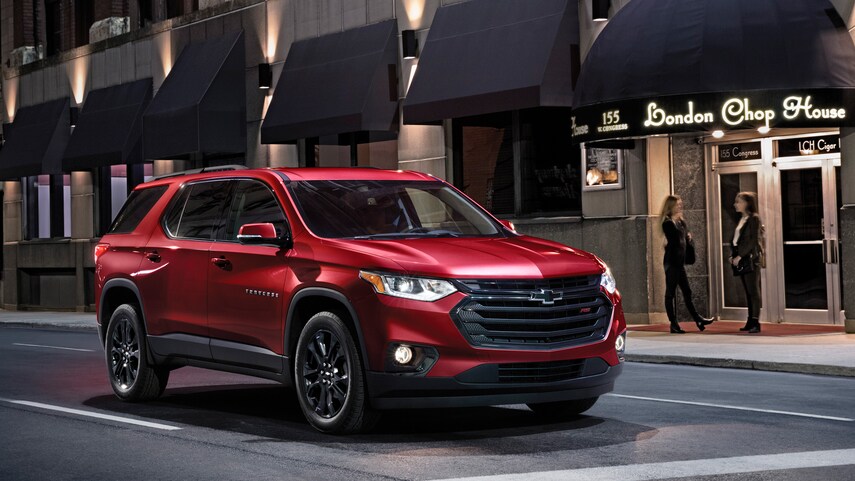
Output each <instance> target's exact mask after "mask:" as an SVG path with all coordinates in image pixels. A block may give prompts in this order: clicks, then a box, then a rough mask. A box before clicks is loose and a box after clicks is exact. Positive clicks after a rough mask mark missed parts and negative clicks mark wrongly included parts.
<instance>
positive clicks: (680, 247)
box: [661, 195, 713, 334]
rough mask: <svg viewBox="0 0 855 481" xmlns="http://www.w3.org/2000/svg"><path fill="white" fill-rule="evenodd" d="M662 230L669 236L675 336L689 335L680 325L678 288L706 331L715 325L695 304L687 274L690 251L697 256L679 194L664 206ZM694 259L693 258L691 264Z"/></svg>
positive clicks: (668, 294) (669, 303)
mask: <svg viewBox="0 0 855 481" xmlns="http://www.w3.org/2000/svg"><path fill="white" fill-rule="evenodd" d="M661 218H662V231H663V232H664V233H665V239H666V240H667V242H668V243H667V244H666V246H665V262H664V264H665V312H667V313H668V321H669V322H670V323H671V333H672V334H685V333H686V331H684V330H683V329H681V328H680V324H679V323H678V322H677V306H676V302H675V301H676V294H677V287H678V286H679V287H680V291H682V292H683V301H684V302H685V303H686V308H687V309H688V310H689V314H691V316H692V320H694V321H695V325H697V326H698V330H700V331H703V330H704V328H705V326H707V325H709V324H712V322H713V320H712V319H705V318H703V317H701V315H700V314H698V311H697V309H695V304H694V303H693V302H692V288H691V287H689V277H688V276H687V275H686V252H687V248H688V249H690V250H691V251H692V252H691V254H692V255H691V256H690V257H694V255H693V254H694V248H693V247H692V233H691V232H689V227H688V226H687V225H686V221H685V220H684V219H683V200H682V199H680V196H678V195H669V196H668V197H666V198H665V202H664V204H663V205H662V213H661ZM693 262H694V260H692V259H690V263H693Z"/></svg>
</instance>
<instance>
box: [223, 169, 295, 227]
mask: <svg viewBox="0 0 855 481" xmlns="http://www.w3.org/2000/svg"><path fill="white" fill-rule="evenodd" d="M265 222H269V223H271V224H273V225H274V226H275V227H276V233H277V234H279V235H282V234H284V233H285V232H286V231H287V229H288V222H287V220H286V219H285V214H284V213H283V212H282V208H281V207H280V206H279V202H278V201H277V200H276V196H275V195H274V194H273V192H272V191H271V190H270V188H269V187H267V186H266V185H265V184H264V183H262V182H259V181H256V180H241V181H239V182H238V184H237V188H236V189H235V196H234V198H233V199H232V204H231V207H230V208H229V214H228V216H227V221H226V228H225V229H224V231H223V233H222V234H221V235H220V239H223V240H230V241H233V240H237V235H238V232H239V231H240V227H241V226H242V225H244V224H260V223H265Z"/></svg>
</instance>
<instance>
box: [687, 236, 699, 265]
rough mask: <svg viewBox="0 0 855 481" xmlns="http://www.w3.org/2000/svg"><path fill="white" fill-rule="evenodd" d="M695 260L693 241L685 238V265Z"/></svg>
mask: <svg viewBox="0 0 855 481" xmlns="http://www.w3.org/2000/svg"><path fill="white" fill-rule="evenodd" d="M696 260H697V254H695V241H693V240H691V239H686V262H685V264H686V265H687V266H690V265H693V264H694V263H695V261H696Z"/></svg>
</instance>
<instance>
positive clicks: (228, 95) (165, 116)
mask: <svg viewBox="0 0 855 481" xmlns="http://www.w3.org/2000/svg"><path fill="white" fill-rule="evenodd" d="M243 37H244V35H243V32H238V33H232V34H226V35H223V36H222V37H217V38H213V39H210V40H206V41H204V42H198V43H191V44H189V45H187V46H186V47H184V50H182V51H181V55H180V56H179V57H178V60H177V61H176V62H175V65H174V66H173V67H172V70H171V71H170V72H169V75H167V77H166V79H165V80H164V81H163V85H161V86H160V89H159V90H158V92H157V94H156V95H155V96H154V98H153V99H152V101H151V103H150V104H149V106H148V109H146V111H145V114H143V156H144V157H145V158H146V159H181V158H187V157H189V156H190V155H193V154H196V155H216V154H240V153H243V152H245V151H246V85H245V83H246V72H245V52H244V38H243Z"/></svg>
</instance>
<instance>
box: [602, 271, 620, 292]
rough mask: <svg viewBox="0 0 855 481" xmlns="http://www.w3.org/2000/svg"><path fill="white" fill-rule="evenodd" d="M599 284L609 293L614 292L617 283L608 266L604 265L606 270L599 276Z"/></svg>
mask: <svg viewBox="0 0 855 481" xmlns="http://www.w3.org/2000/svg"><path fill="white" fill-rule="evenodd" d="M600 285H601V286H603V287H605V288H606V290H607V291H608V292H609V294H614V293H615V291H616V290H617V283H616V282H615V278H614V277H613V276H612V271H611V270H609V268H608V267H606V272H603V275H602V276H600Z"/></svg>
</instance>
